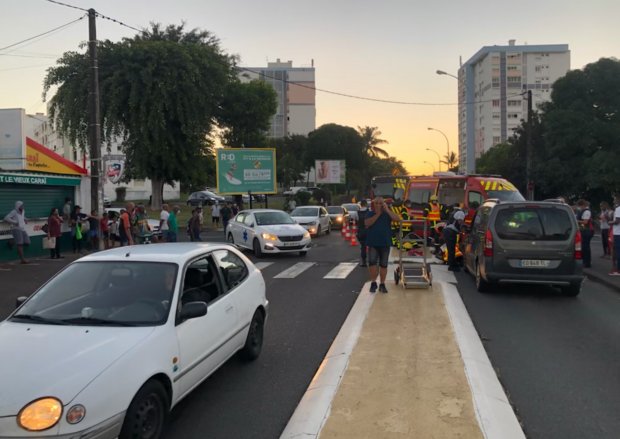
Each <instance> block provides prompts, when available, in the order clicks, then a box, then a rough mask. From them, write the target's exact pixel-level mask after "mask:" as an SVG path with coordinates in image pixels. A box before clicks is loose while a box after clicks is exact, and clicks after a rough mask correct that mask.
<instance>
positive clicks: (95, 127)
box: [88, 9, 103, 215]
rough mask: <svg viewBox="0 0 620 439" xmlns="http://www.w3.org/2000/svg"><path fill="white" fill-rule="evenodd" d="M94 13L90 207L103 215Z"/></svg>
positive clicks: (91, 27)
mask: <svg viewBox="0 0 620 439" xmlns="http://www.w3.org/2000/svg"><path fill="white" fill-rule="evenodd" d="M96 14H97V13H96V12H95V10H94V9H89V10H88V53H89V56H90V89H89V91H88V113H89V123H88V139H89V143H90V145H89V149H90V175H91V182H90V206H91V209H96V210H97V213H98V214H99V215H101V214H103V180H102V179H101V168H102V166H101V128H100V122H99V120H100V115H99V65H98V61H97V27H96V23H95V19H96Z"/></svg>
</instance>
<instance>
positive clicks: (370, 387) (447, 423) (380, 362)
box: [280, 267, 525, 439]
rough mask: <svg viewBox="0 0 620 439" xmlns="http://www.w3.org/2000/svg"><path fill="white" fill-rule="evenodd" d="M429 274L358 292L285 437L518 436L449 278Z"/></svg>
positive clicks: (442, 272) (442, 271)
mask: <svg viewBox="0 0 620 439" xmlns="http://www.w3.org/2000/svg"><path fill="white" fill-rule="evenodd" d="M391 271H392V267H391V268H390V272H391ZM433 274H434V283H433V287H432V289H429V290H426V289H421V290H415V289H414V290H404V289H402V288H401V287H399V286H397V285H395V284H394V283H393V282H388V283H387V285H388V289H389V291H390V292H389V294H381V293H376V294H370V292H369V284H368V283H367V284H366V285H365V286H364V288H363V289H362V291H361V293H360V296H359V298H358V300H357V301H356V303H355V305H354V306H353V308H352V309H351V312H350V313H349V316H348V317H347V319H346V321H345V323H344V324H343V326H342V329H341V331H340V332H339V334H338V336H337V337H336V339H335V340H334V343H333V344H332V346H331V347H330V349H329V351H328V353H327V355H326V357H325V359H324V360H323V362H322V363H321V365H320V367H319V369H318V371H317V373H316V375H315V376H314V378H313V380H312V382H311V383H310V386H309V387H308V390H307V391H306V393H305V394H304V396H303V398H302V400H301V402H300V403H299V405H298V407H297V409H296V410H295V412H294V414H293V416H292V417H291V419H290V420H289V423H288V424H287V426H286V428H285V429H284V432H283V433H282V435H281V436H280V437H281V438H282V439H293V438H318V437H321V438H335V437H338V438H351V439H353V438H373V439H376V438H383V437H390V438H395V437H402V438H409V437H412V438H417V437H419V438H424V437H467V438H468V439H469V438H483V437H484V438H487V439H488V438H502V439H504V438H510V439H512V438H515V439H517V438H519V439H520V438H524V437H525V436H524V435H523V432H522V430H521V427H520V425H519V423H518V421H517V419H516V416H515V415H514V412H513V411H512V407H511V406H510V404H509V403H508V400H507V398H506V396H505V394H504V392H503V389H502V387H501V385H500V384H499V381H498V380H497V377H496V375H495V372H494V370H493V368H492V366H491V364H490V362H489V359H488V357H487V355H486V352H485V351H484V348H483V347H482V343H481V342H480V339H479V338H478V335H477V333H476V331H475V329H474V327H473V324H472V322H471V320H470V318H469V315H468V314H467V311H466V310H465V307H464V305H463V303H462V300H461V298H460V296H459V295H458V292H457V290H456V288H455V287H454V285H451V284H449V283H448V282H447V281H450V280H453V279H454V277H453V275H452V273H449V272H447V270H445V268H444V267H436V268H434V269H433ZM439 290H441V292H442V294H440V291H439Z"/></svg>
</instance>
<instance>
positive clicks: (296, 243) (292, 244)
mask: <svg viewBox="0 0 620 439" xmlns="http://www.w3.org/2000/svg"><path fill="white" fill-rule="evenodd" d="M282 244H284V247H294V246H296V245H299V242H298V241H293V242H283V243H282Z"/></svg>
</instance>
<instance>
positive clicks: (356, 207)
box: [342, 204, 360, 212]
mask: <svg viewBox="0 0 620 439" xmlns="http://www.w3.org/2000/svg"><path fill="white" fill-rule="evenodd" d="M342 207H344V208H345V209H347V210H348V211H351V210H352V211H353V212H357V211H358V210H360V206H359V205H358V204H343V205H342Z"/></svg>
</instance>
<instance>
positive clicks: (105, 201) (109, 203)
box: [103, 197, 112, 207]
mask: <svg viewBox="0 0 620 439" xmlns="http://www.w3.org/2000/svg"><path fill="white" fill-rule="evenodd" d="M111 206H112V200H110V198H109V197H103V207H111Z"/></svg>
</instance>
